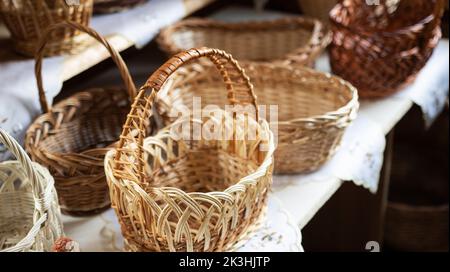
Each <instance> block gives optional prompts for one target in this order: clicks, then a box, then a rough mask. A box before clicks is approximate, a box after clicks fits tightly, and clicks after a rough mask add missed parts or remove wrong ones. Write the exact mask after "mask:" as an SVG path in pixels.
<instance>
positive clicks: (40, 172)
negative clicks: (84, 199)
mask: <svg viewBox="0 0 450 272" xmlns="http://www.w3.org/2000/svg"><path fill="white" fill-rule="evenodd" d="M0 143H1V144H3V145H4V146H5V147H6V148H8V149H9V150H10V151H11V153H13V154H14V155H15V156H16V158H17V161H5V162H2V163H0V252H4V251H6V252H19V251H51V250H52V246H53V243H54V242H55V240H56V239H58V238H59V237H61V236H62V235H63V227H62V223H61V219H60V211H59V205H58V198H57V195H56V191H55V188H54V187H53V184H54V180H53V178H52V176H51V175H50V173H49V172H48V170H47V169H45V168H44V167H42V166H40V165H38V164H37V163H33V162H31V160H30V158H29V157H28V156H27V154H26V153H25V151H24V150H23V149H22V147H20V145H19V144H18V143H17V142H16V141H15V140H14V138H12V137H11V136H9V135H8V134H7V133H6V132H5V131H4V130H2V129H0Z"/></svg>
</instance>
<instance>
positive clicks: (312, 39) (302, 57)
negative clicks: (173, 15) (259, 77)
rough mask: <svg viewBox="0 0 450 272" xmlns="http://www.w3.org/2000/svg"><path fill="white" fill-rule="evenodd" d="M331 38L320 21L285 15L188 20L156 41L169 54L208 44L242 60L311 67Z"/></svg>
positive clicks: (171, 28) (176, 25) (165, 32)
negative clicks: (255, 19) (259, 19)
mask: <svg viewBox="0 0 450 272" xmlns="http://www.w3.org/2000/svg"><path fill="white" fill-rule="evenodd" d="M330 41H331V34H330V32H329V30H328V28H327V27H326V26H325V25H324V24H322V23H321V22H320V21H318V20H315V19H308V18H303V17H286V18H281V19H276V20H272V21H263V22H244V23H226V22H219V21H213V20H207V19H187V20H184V21H181V22H178V23H176V24H173V25H171V26H169V27H167V28H165V29H164V30H162V31H161V33H160V35H159V37H158V43H159V45H160V47H161V49H162V50H164V51H166V52H167V53H168V54H169V55H173V54H176V53H178V52H181V51H183V50H186V49H189V48H193V47H202V46H207V47H211V48H220V49H223V50H225V51H227V52H229V53H230V54H232V55H233V56H234V57H235V58H236V59H239V61H240V62H241V64H242V63H245V62H258V63H278V64H283V65H287V64H295V65H306V66H313V65H314V61H315V59H316V58H317V57H318V56H319V55H320V54H321V53H322V51H323V50H324V49H325V47H326V46H327V45H328V44H329V42H330Z"/></svg>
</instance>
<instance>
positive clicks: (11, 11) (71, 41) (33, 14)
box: [0, 0, 93, 56]
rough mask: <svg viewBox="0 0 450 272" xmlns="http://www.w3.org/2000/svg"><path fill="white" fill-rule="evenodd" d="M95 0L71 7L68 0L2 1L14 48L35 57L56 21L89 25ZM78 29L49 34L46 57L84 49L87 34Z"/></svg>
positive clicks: (0, 12) (0, 5)
mask: <svg viewBox="0 0 450 272" xmlns="http://www.w3.org/2000/svg"><path fill="white" fill-rule="evenodd" d="M92 9H93V0H80V5H73V6H69V5H67V4H66V2H65V0H51V1H50V0H1V1H0V16H1V17H2V18H3V21H4V22H5V24H6V26H7V27H8V29H9V31H10V32H11V36H12V40H13V44H14V49H15V50H16V51H17V52H18V53H20V54H23V55H26V56H34V53H35V51H36V45H37V43H38V41H39V39H41V38H42V35H43V34H44V32H45V29H46V28H47V27H49V26H50V25H52V24H55V23H59V22H62V21H65V20H70V21H73V22H77V23H80V24H82V25H85V26H87V25H89V21H90V18H91V16H92ZM78 34H79V31H77V30H75V29H60V30H59V31H57V32H54V33H53V34H52V35H50V36H48V37H47V38H48V41H47V47H46V49H45V51H44V55H45V56H55V55H61V54H65V53H76V52H79V50H81V49H82V48H83V46H82V45H83V44H84V37H83V36H80V35H78Z"/></svg>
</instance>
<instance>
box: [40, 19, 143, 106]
mask: <svg viewBox="0 0 450 272" xmlns="http://www.w3.org/2000/svg"><path fill="white" fill-rule="evenodd" d="M67 27H69V28H74V29H76V30H79V31H81V32H84V33H86V34H88V35H89V36H91V37H92V38H94V39H96V40H97V41H99V42H100V43H101V44H102V45H103V46H104V47H105V48H106V49H107V50H108V52H109V54H110V55H111V58H112V60H113V61H114V62H115V63H116V65H117V67H118V68H119V71H120V76H121V77H122V80H123V81H124V83H125V87H126V89H127V91H128V94H129V95H130V98H131V99H133V98H134V97H135V96H136V86H135V85H134V82H133V79H132V78H131V75H130V72H129V71H128V68H127V65H126V64H125V62H124V61H123V59H122V57H121V56H120V54H119V52H117V50H116V49H114V47H112V46H111V45H110V44H109V42H108V41H107V40H106V39H105V38H103V37H102V36H100V34H98V33H97V32H96V31H95V30H93V29H92V28H89V27H86V26H84V25H81V24H79V23H75V22H70V21H66V22H63V23H58V24H54V25H52V26H50V27H49V28H47V29H46V31H45V33H44V35H43V36H42V39H41V40H40V41H39V43H38V46H37V50H36V54H35V59H36V65H35V73H36V81H37V86H38V90H39V101H40V103H41V107H42V111H43V112H44V113H47V112H49V111H50V106H49V105H48V103H47V99H46V97H45V91H44V86H43V81H42V60H43V57H44V49H45V46H46V44H47V41H48V40H50V37H51V34H52V33H53V32H54V31H56V30H58V29H61V28H67Z"/></svg>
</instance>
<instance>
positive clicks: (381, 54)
mask: <svg viewBox="0 0 450 272" xmlns="http://www.w3.org/2000/svg"><path fill="white" fill-rule="evenodd" d="M443 10H444V1H443V0H430V1H423V0H400V1H390V0H381V1H380V4H379V5H368V4H367V3H366V1H365V0H343V1H341V2H340V3H339V4H338V5H336V7H335V8H334V9H333V10H332V11H331V13H330V14H331V22H332V29H333V42H332V46H331V50H330V59H331V66H332V69H333V72H334V73H335V74H337V75H339V76H341V77H342V78H344V79H346V80H348V81H349V82H351V83H352V84H354V85H355V87H357V88H358V90H359V93H360V96H361V97H366V98H376V97H384V96H387V95H390V94H393V93H394V92H396V91H398V90H399V89H401V87H402V86H404V85H405V84H408V83H410V82H411V81H412V80H414V79H415V77H416V75H417V73H418V72H419V71H420V70H421V69H422V68H423V66H424V65H425V64H426V62H427V61H428V59H429V58H430V56H431V53H432V52H433V49H434V48H435V47H436V45H437V43H438V42H439V39H440V37H441V29H440V21H441V16H442V13H443Z"/></svg>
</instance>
